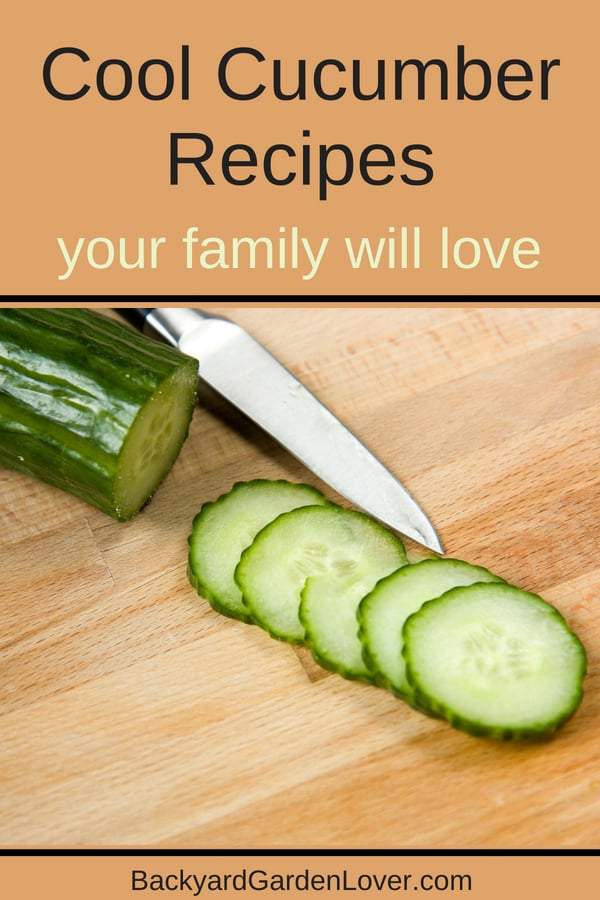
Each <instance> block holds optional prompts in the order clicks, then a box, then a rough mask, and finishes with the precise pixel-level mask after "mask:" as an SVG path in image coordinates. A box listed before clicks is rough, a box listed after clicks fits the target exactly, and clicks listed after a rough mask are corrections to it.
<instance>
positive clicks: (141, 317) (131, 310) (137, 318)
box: [114, 306, 152, 331]
mask: <svg viewBox="0 0 600 900" xmlns="http://www.w3.org/2000/svg"><path fill="white" fill-rule="evenodd" d="M114 311H115V312H116V313H118V314H119V315H120V316H121V318H122V319H125V321H126V322H129V324H130V325H133V326H134V327H135V328H137V329H138V331H143V330H144V326H145V324H146V318H147V317H148V315H149V314H150V313H151V312H152V309H148V308H145V307H141V306H140V307H127V308H123V309H122V308H120V307H116V308H115V309H114Z"/></svg>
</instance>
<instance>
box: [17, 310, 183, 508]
mask: <svg viewBox="0 0 600 900" xmlns="http://www.w3.org/2000/svg"><path fill="white" fill-rule="evenodd" d="M197 384H198V361H197V360H195V359H192V357H190V356H186V355H184V354H183V353H180V352H179V350H176V349H175V348H173V347H168V346H166V345H163V344H161V343H159V342H158V341H154V340H152V339H151V338H148V337H144V336H143V335H141V334H138V333H137V332H134V331H132V329H130V328H128V327H127V326H125V325H122V324H121V323H119V322H116V321H114V320H113V319H110V318H108V317H107V316H104V315H102V314H100V313H97V312H94V311H92V310H85V309H79V308H74V309H50V310H46V309H7V308H5V309H2V310H0V464H1V465H4V466H7V467H9V468H12V469H17V470H19V471H21V472H25V473H27V474H28V475H31V476H33V477H35V478H39V479H41V480H43V481H45V482H47V483H49V484H51V485H53V486H55V487H57V488H60V489H62V490H64V491H67V492H69V493H71V494H74V495H75V496H77V497H79V498H81V499H82V500H85V501H86V502H87V503H90V504H92V505H93V506H96V507H97V508H98V509H100V510H102V511H103V512H105V513H108V514H109V515H111V516H114V517H115V518H116V519H119V520H126V519H130V518H132V517H133V516H134V515H135V514H136V513H137V512H138V510H140V509H141V507H142V506H143V505H144V504H145V503H146V502H147V501H148V500H149V499H150V497H151V496H152V494H153V493H154V491H155V490H156V488H157V487H158V485H159V484H160V482H161V481H162V480H163V478H164V477H165V475H166V474H167V472H168V471H169V469H170V468H171V466H172V465H173V463H174V462H175V459H176V457H177V455H178V453H179V451H180V449H181V446H182V444H183V442H184V440H185V438H186V437H187V434H188V429H189V425H190V422H191V419H192V415H193V411H194V408H195V404H196V389H197Z"/></svg>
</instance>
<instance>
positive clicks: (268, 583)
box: [235, 504, 406, 643]
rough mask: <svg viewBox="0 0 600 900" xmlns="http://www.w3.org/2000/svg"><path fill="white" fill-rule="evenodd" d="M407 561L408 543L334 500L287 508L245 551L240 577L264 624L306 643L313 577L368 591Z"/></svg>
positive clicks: (255, 615) (274, 633)
mask: <svg viewBox="0 0 600 900" xmlns="http://www.w3.org/2000/svg"><path fill="white" fill-rule="evenodd" d="M405 562H406V553H405V550H404V546H403V544H402V543H401V541H400V540H399V539H398V538H397V537H396V536H395V535H393V534H392V533H391V532H390V531H387V530H386V529H385V528H383V527H382V526H380V525H378V524H377V523H375V522H374V521H373V520H372V519H370V518H369V517H368V516H366V515H365V514H364V513H360V512H357V511H355V510H349V509H345V508H343V507H341V506H336V505H334V504H330V505H328V506H312V507H305V508H304V509H297V510H294V511H293V512H288V513H284V514H283V515H281V516H279V518H277V519H275V521H274V522H271V524H269V525H267V526H266V527H265V528H263V530H262V531H261V532H259V534H258V535H257V536H256V538H255V540H254V541H253V543H252V544H251V545H250V547H248V548H247V549H246V550H245V551H244V552H243V554H242V557H241V559H240V562H239V565H238V566H237V569H236V571H235V579H236V581H237V583H238V585H239V587H240V588H241V591H242V593H243V596H244V601H245V603H246V605H247V606H248V608H249V610H250V613H251V615H252V618H253V620H254V621H255V622H256V623H257V624H258V625H260V626H261V627H262V628H264V629H265V630H266V631H268V632H269V634H271V635H272V636H273V637H275V638H278V639H280V640H285V641H290V642H292V643H305V641H306V633H305V627H304V625H305V621H302V622H301V621H300V617H299V607H300V595H301V592H302V589H303V587H304V584H305V582H306V581H307V578H309V577H310V576H313V577H312V579H311V580H313V581H318V580H320V578H323V577H325V576H327V584H328V585H330V586H332V587H337V585H338V584H342V585H354V586H355V587H356V590H357V591H358V592H359V593H360V594H361V596H362V595H363V594H364V593H365V592H366V591H367V590H369V589H370V588H371V587H372V586H373V584H374V583H375V581H376V580H377V579H378V578H380V577H382V575H387V574H388V573H389V572H391V571H393V569H397V568H398V567H399V566H401V565H404V563H405ZM330 627H333V626H332V623H330ZM354 630H355V631H356V623H355V629H354Z"/></svg>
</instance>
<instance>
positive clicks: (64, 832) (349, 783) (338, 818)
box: [0, 304, 600, 850]
mask: <svg viewBox="0 0 600 900" xmlns="http://www.w3.org/2000/svg"><path fill="white" fill-rule="evenodd" d="M223 311H224V312H226V314H227V315H229V316H231V317H232V318H235V319H236V320H237V321H239V322H240V323H241V324H242V325H244V326H246V327H247V328H248V329H249V330H250V331H251V332H252V333H253V334H254V335H255V336H256V337H257V338H259V339H260V340H262V341H263V342H264V343H265V344H266V345H267V346H268V347H269V349H271V350H272V352H274V353H275V354H276V355H278V356H279V357H280V359H281V360H282V361H283V362H284V363H285V364H286V365H287V366H288V367H289V368H290V369H292V370H293V371H294V372H295V373H296V374H297V375H298V376H299V377H301V378H302V379H303V380H304V381H305V383H306V384H307V385H308V386H309V387H310V388H311V389H313V390H314V391H315V392H316V393H317V394H318V395H319V397H320V398H321V399H322V400H323V401H324V402H325V403H326V404H328V405H329V406H330V407H331V408H332V409H333V410H334V411H335V412H336V413H337V414H338V415H340V416H341V417H342V418H343V419H344V420H345V421H346V423H347V424H348V425H349V426H350V427H351V428H352V429H353V430H354V431H355V432H356V433H357V434H358V435H359V436H360V437H362V439H363V440H364V441H365V443H367V445H368V446H370V447H371V448H372V449H373V450H374V451H375V452H376V453H377V455H379V456H380V458H381V459H382V460H383V461H384V462H385V463H386V464H387V465H388V466H389V467H390V468H391V469H392V470H393V471H394V472H395V473H396V474H398V475H399V477H401V478H402V480H404V482H405V483H406V484H407V486H408V487H409V488H410V490H411V491H412V493H413V494H414V495H415V496H416V497H417V499H418V500H419V501H420V502H421V503H422V505H423V506H424V507H425V509H426V510H427V511H428V513H429V514H430V516H431V517H432V518H433V520H434V522H435V524H436V527H437V528H438V530H439V532H440V534H441V536H442V538H443V541H444V544H445V546H446V550H447V553H448V554H449V555H452V556H457V557H460V558H463V559H467V560H469V561H470V562H474V563H478V564H480V565H484V566H487V567H489V568H491V569H493V570H494V571H496V572H498V573H499V574H500V575H502V576H503V577H505V578H507V579H508V580H510V581H512V582H514V583H516V584H518V585H520V586H521V587H524V588H526V589H528V590H534V591H538V592H540V593H542V594H543V596H545V597H546V598H547V599H548V600H550V601H552V602H553V603H555V604H556V605H557V606H558V607H559V609H560V610H561V611H562V612H563V614H564V615H565V616H566V618H567V619H568V621H569V622H570V624H571V625H572V627H573V628H574V629H575V630H576V631H577V633H578V634H579V636H580V637H581V639H582V640H583V641H584V643H585V645H586V648H587V651H588V657H589V671H588V675H587V677H586V684H585V688H586V693H585V698H584V702H583V704H582V706H581V708H580V709H579V710H578V712H577V714H576V715H575V717H574V718H573V719H572V720H571V721H570V722H569V723H568V724H567V725H566V726H565V728H564V729H563V730H562V731H561V732H560V733H559V734H558V735H557V736H556V737H555V738H554V739H552V740H551V741H549V742H545V743H541V744H535V745H526V746H521V745H513V744H507V745H505V744H501V743H496V742H491V741H485V740H481V739H476V738H472V737H469V736H467V735H464V734H461V733H459V732H457V731H454V730H452V729H450V728H449V727H448V726H446V725H444V724H443V723H439V722H436V721H432V720H429V719H427V718H425V717H423V716H421V715H419V714H418V713H416V712H414V711H412V710H410V709H408V708H407V707H406V706H404V705H403V704H402V703H401V702H400V701H399V700H396V699H395V698H393V697H392V696H391V695H390V694H388V693H386V692H385V691H382V690H378V689H375V688H372V687H369V686H366V685H361V684H355V683H351V682H348V681H345V680H344V679H342V678H341V677H339V676H336V675H332V674H329V673H325V672H323V671H322V670H321V669H320V668H319V667H318V666H317V665H316V664H315V663H314V662H313V661H312V660H311V659H310V657H309V656H308V655H307V653H306V652H305V651H300V650H294V649H293V648H291V647H289V646H287V645H284V644H280V643H278V642H275V641H273V640H271V639H270V638H268V637H267V636H266V635H265V634H264V633H263V632H261V631H260V630H259V629H257V628H254V627H251V626H245V625H242V624H241V623H237V622H233V621H230V620H227V619H224V618H222V617H219V616H218V615H217V614H216V613H214V612H213V611H212V610H211V609H210V607H209V606H208V604H207V603H206V602H205V601H203V600H202V599H201V598H199V597H198V596H197V595H196V594H195V593H194V591H193V590H192V589H191V588H190V587H189V585H188V582H187V578H186V573H185V557H186V541H187V536H188V533H189V530H190V527H191V522H192V519H193V517H194V515H195V513H196V512H197V511H198V509H199V508H200V506H201V504H202V503H203V502H205V501H206V500H211V499H214V498H216V497H217V496H219V495H220V494H222V493H224V492H225V491H227V490H229V489H230V487H231V486H232V484H233V483H234V482H235V481H239V480H246V479H249V478H255V477H265V478H290V479H293V480H302V481H305V480H308V481H311V482H312V483H313V484H316V486H318V487H321V488H322V489H323V490H325V492H326V493H327V494H328V496H330V497H331V498H332V499H334V500H340V498H338V497H337V496H336V495H335V494H334V493H333V492H331V491H330V490H329V489H327V488H326V487H325V486H323V485H321V484H320V483H319V482H318V481H317V480H316V479H315V478H313V477H312V476H311V475H310V473H308V472H307V471H306V470H304V469H303V468H302V466H301V465H300V464H299V463H297V462H296V461H295V460H294V459H292V458H291V457H290V456H289V455H288V454H287V453H286V452H285V451H284V450H282V449H281V448H280V447H279V446H278V445H277V444H276V443H275V442H273V441H272V440H271V439H270V438H268V437H267V436H265V435H264V434H263V433H262V432H260V431H259V430H258V429H257V428H255V427H253V426H249V425H248V423H247V422H246V421H245V420H244V418H243V417H242V416H241V415H240V414H239V413H237V412H235V411H232V410H231V409H230V408H228V407H227V406H226V404H224V403H223V402H221V401H219V400H217V399H215V397H214V396H212V395H210V393H209V392H207V391H203V392H202V397H201V403H200V405H199V408H198V409H197V411H196V413H195V417H194V421H193V425H192V429H191V433H190V437H189V439H188V441H187V442H186V444H185V446H184V448H183V451H182V453H181V455H180V457H179V459H178V461H177V463H176V465H175V466H174V468H173V469H172V471H171V473H170V474H169V475H168V477H167V479H166V481H165V482H164V484H163V485H162V486H161V488H160V489H159V491H158V492H157V494H156V496H155V497H154V499H153V500H152V502H151V503H150V504H149V505H148V507H147V508H146V509H145V510H144V511H143V512H142V513H141V514H140V515H139V516H138V517H137V518H136V519H135V520H133V521H132V522H129V523H126V524H118V523H116V522H113V521H112V520H111V519H109V518H107V517H106V516H103V515H102V514H101V513H99V512H97V511H95V510H94V509H92V508H91V507H88V506H86V505H85V504H83V503H81V502H80V501H78V500H76V499H75V498H72V497H70V496H68V495H66V494H62V493H60V492H57V491H56V490H54V489H52V488H50V487H47V486H45V485H43V484H41V483H38V482H33V481H32V480H31V479H28V478H26V477H25V476H22V475H20V474H17V473H14V472H10V471H7V470H2V471H0V562H1V564H2V578H1V582H0V599H1V603H0V723H1V735H2V740H1V743H0V779H1V791H0V844H1V845H2V846H5V847H50V848H52V847H69V848H74V847H84V848H90V847H115V846H116V847H136V848H140V847H149V848H155V847H167V848H181V849H184V848H196V847H197V848H204V849H217V848H222V849H276V848H287V849H295V848H305V849H311V848H319V849H335V848H341V849H351V848H361V849H370V848H386V849H418V848H425V849H433V850H435V849H445V848H456V849H473V848H480V849H486V848H490V849H491V848H503V849H506V848H509V849H515V848H525V849H528V848H554V849H559V848H565V849H573V848H579V849H583V848H597V847H598V845H599V843H600V771H599V765H598V747H599V740H600V726H599V716H600V699H599V697H600V685H599V670H598V660H599V656H600V556H599V553H598V523H599V521H600V463H599V459H600V308H599V307H595V306H593V305H592V306H590V305H589V304H588V305H586V306H585V307H576V306H574V305H573V304H570V305H569V306H568V307H557V306H555V307H552V308H544V307H543V306H535V304H533V305H532V306H530V307H523V308H505V307H502V306H501V305H497V306H493V307H492V306H489V307H487V308H480V307H477V306H475V305H471V306H469V305H467V306H465V307H457V306H449V307H448V308H447V309H446V308H437V309H427V308H396V309H394V308H389V307H377V306H374V307H368V308H365V307H359V306H357V305H351V306H348V307H347V308H328V307H323V308H298V307H290V308H279V309H269V308H264V307H263V308H261V307H251V306H239V307H238V308H234V309H231V308H230V307H229V306H228V308H227V309H224V310H223ZM242 374H243V373H242ZM409 547H410V543H409ZM412 549H414V546H413V548H412Z"/></svg>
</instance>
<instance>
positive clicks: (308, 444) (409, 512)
mask: <svg viewBox="0 0 600 900" xmlns="http://www.w3.org/2000/svg"><path fill="white" fill-rule="evenodd" d="M114 311H115V312H116V313H118V314H119V315H120V316H121V317H122V318H124V319H126V320H127V321H128V322H129V323H130V324H132V325H134V326H135V327H136V328H138V330H140V331H142V332H144V333H145V334H147V335H150V336H152V337H155V338H159V339H161V340H163V341H166V342H167V343H170V344H172V345H173V346H175V347H177V348H179V350H181V352H182V353H186V354H188V355H189V356H192V357H195V358H196V359H197V360H198V363H199V378H200V380H201V381H204V382H205V383H206V384H208V385H209V386H210V387H211V388H212V389H213V390H215V391H216V392H217V393H218V394H220V395H221V396H222V397H224V398H225V399H226V400H227V401H229V402H230V403H232V404H233V405H234V406H235V407H237V408H238V409H239V410H241V412H243V413H244V414H245V415H246V416H248V418H250V419H251V420H252V421H253V422H255V423H256V424H257V425H259V426H260V427H261V428H262V429H263V430H264V431H266V432H267V433H268V434H270V435H271V437H273V438H274V439H275V440H276V441H278V443H280V444H281V445H282V446H283V447H285V449H286V450H288V451H289V452H290V453H291V454H292V455H293V456H295V457H296V458H297V459H298V460H300V462H302V463H303V465H305V466H306V467H307V468H308V469H310V471H312V472H314V474H315V475H317V476H318V478H320V479H321V480H322V481H323V482H324V483H325V484H328V485H329V486H330V487H332V488H333V489H334V490H335V491H337V493H338V494H340V496H342V497H345V498H346V500H349V501H350V502H351V503H352V504H354V505H355V506H357V507H359V508H360V509H362V510H363V511H364V512H366V513H368V514H369V515H370V516H372V517H373V518H375V519H378V520H379V521H380V522H382V523H383V524H385V525H387V526H389V527H390V528H393V529H394V530H395V531H398V532H399V533H400V534H403V535H405V536H406V537H409V538H411V539H412V540H413V541H415V542H416V543H418V544H422V545H423V546H425V547H427V548H428V549H430V550H434V551H435V552H436V553H443V552H444V550H443V547H442V544H441V542H440V539H439V537H438V535H437V533H436V531H435V529H434V527H433V525H432V524H431V522H430V521H429V519H428V518H427V516H426V515H425V513H424V511H423V510H422V509H421V507H420V506H419V504H418V503H417V502H416V500H414V498H413V497H412V496H411V495H410V494H409V492H408V491H407V489H406V488H405V487H404V486H403V485H402V484H401V482H400V481H399V480H398V479H397V478H396V477H395V476H394V475H393V474H392V473H391V472H390V471H389V469H387V468H386V467H385V466H384V465H383V463H381V462H380V461H379V460H378V459H377V458H376V457H375V456H374V455H373V454H372V453H371V452H370V451H369V450H368V449H367V448H366V446H365V445H364V444H363V443H362V442H361V441H360V440H359V439H358V438H357V437H356V436H355V435H354V434H352V432H350V431H349V429H348V428H347V427H346V426H345V425H344V424H343V423H342V422H341V421H340V420H339V419H338V418H336V416H335V415H334V414H333V413H332V412H331V411H330V410H329V409H327V407H326V406H324V405H323V403H321V401H320V400H319V399H318V398H317V397H316V396H315V395H314V394H313V393H311V392H310V391H309V390H308V388H306V387H305V386H304V385H303V384H302V383H301V382H300V381H299V380H298V379H297V378H296V377H295V376H294V375H293V374H292V373H291V372H290V371H289V370H288V369H287V368H286V367H285V366H283V365H282V363H280V362H279V361H278V360H277V359H276V358H275V357H274V356H273V355H272V354H271V353H270V352H269V351H268V350H267V349H266V347H264V346H263V345H262V344H260V343H259V342H258V341H257V340H256V339H255V338H254V337H252V335H250V334H249V333H248V332H247V331H246V330H245V329H243V328H242V327H241V326H240V325H238V324H237V323H235V322H233V321H232V320H230V319H228V318H226V317H224V316H220V315H213V314H211V313H207V312H205V311H203V310H200V309H197V308H174V307H165V308H156V307H155V308H146V307H135V308H120V307H115V308H114Z"/></svg>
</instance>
